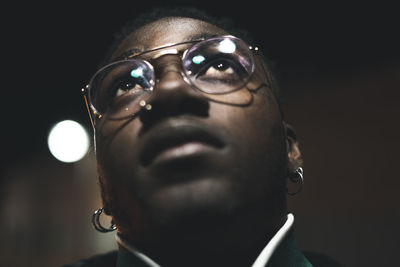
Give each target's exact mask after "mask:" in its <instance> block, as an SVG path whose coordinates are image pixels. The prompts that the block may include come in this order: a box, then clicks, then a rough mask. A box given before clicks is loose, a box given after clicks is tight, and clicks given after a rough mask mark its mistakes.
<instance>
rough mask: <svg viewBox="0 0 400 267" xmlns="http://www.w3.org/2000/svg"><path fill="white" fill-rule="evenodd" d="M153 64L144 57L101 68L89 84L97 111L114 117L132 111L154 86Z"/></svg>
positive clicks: (136, 110)
mask: <svg viewBox="0 0 400 267" xmlns="http://www.w3.org/2000/svg"><path fill="white" fill-rule="evenodd" d="M154 81H155V77H154V69H153V66H152V65H151V64H150V63H149V62H147V61H145V60H142V59H130V60H121V61H117V62H114V63H111V64H109V65H107V66H105V67H104V68H102V69H100V70H99V71H98V72H97V73H96V74H95V76H94V77H93V78H92V80H91V82H90V84H89V99H90V103H91V105H92V108H94V109H95V111H96V113H98V114H100V115H104V114H105V113H106V112H107V113H108V114H109V115H110V114H112V116H113V117H126V116H128V115H133V114H132V113H135V112H138V111H139V109H140V106H139V104H138V103H139V102H140V101H141V100H143V99H147V98H148V94H149V92H150V91H151V90H152V89H153V86H154Z"/></svg>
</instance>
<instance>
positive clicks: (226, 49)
mask: <svg viewBox="0 0 400 267" xmlns="http://www.w3.org/2000/svg"><path fill="white" fill-rule="evenodd" d="M218 50H219V51H220V52H221V53H225V54H229V53H233V52H235V50H236V45H235V43H234V42H232V41H231V40H229V39H225V40H223V41H221V42H220V43H219V45H218Z"/></svg>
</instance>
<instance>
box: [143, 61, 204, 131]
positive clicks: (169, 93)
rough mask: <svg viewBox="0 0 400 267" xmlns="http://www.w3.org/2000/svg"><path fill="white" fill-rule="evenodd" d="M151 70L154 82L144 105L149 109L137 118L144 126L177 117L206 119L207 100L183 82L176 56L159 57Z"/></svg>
mask: <svg viewBox="0 0 400 267" xmlns="http://www.w3.org/2000/svg"><path fill="white" fill-rule="evenodd" d="M153 66H154V70H155V76H156V80H157V82H156V85H155V87H154V89H153V93H152V96H151V98H150V100H149V101H148V102H150V104H151V106H152V108H151V110H149V111H143V112H141V113H140V115H139V118H140V120H141V121H142V123H143V124H144V125H151V124H153V123H156V122H157V121H159V120H162V119H164V118H167V117H173V116H180V115H192V116H198V117H206V116H208V111H209V102H208V100H207V99H206V98H205V97H204V95H203V94H202V93H200V92H199V91H197V90H196V89H194V88H192V85H190V84H189V83H187V82H186V81H185V80H184V76H183V71H182V63H181V59H180V58H179V57H178V56H177V55H165V56H162V57H160V58H158V59H157V60H155V62H153Z"/></svg>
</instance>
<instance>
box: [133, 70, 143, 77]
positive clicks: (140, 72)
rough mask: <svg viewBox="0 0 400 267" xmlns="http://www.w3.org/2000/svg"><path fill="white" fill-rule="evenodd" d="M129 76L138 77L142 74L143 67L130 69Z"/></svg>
mask: <svg viewBox="0 0 400 267" xmlns="http://www.w3.org/2000/svg"><path fill="white" fill-rule="evenodd" d="M131 76H132V77H133V78H139V77H142V76H143V69H142V68H137V69H133V70H132V71H131Z"/></svg>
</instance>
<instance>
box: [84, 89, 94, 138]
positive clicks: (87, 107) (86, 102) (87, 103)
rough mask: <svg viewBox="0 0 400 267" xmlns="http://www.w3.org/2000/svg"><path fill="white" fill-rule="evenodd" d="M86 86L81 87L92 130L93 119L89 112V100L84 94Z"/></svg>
mask: <svg viewBox="0 0 400 267" xmlns="http://www.w3.org/2000/svg"><path fill="white" fill-rule="evenodd" d="M86 88H87V86H86ZM86 88H82V93H83V99H84V100H85V105H86V109H87V112H88V114H89V119H90V123H91V124H92V127H93V130H94V121H93V117H92V113H91V112H90V107H89V102H88V100H87V96H86Z"/></svg>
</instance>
